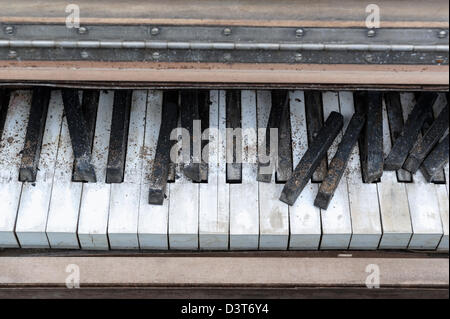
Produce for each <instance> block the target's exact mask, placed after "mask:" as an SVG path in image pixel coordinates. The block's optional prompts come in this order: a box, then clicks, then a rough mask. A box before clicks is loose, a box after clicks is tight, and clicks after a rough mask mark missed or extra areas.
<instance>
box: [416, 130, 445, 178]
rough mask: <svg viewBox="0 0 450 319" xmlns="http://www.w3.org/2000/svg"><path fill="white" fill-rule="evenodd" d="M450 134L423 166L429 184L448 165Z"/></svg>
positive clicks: (437, 146) (432, 152)
mask: <svg viewBox="0 0 450 319" xmlns="http://www.w3.org/2000/svg"><path fill="white" fill-rule="evenodd" d="M448 143H449V141H448V134H447V136H445V138H443V139H442V141H441V142H440V143H439V144H438V145H436V147H435V148H434V149H433V150H432V151H431V153H430V154H429V155H428V156H427V158H426V159H425V161H423V164H422V166H421V171H422V173H423V176H424V177H425V179H426V180H427V181H428V182H432V181H434V178H435V177H436V176H437V175H438V174H440V173H441V172H442V169H443V168H444V166H445V165H446V164H447V163H448V156H449V152H448V147H449V145H448Z"/></svg>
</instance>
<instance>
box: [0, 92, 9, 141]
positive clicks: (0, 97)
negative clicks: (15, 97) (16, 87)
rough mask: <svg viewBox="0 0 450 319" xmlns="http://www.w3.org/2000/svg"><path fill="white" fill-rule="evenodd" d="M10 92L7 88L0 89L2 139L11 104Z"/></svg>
mask: <svg viewBox="0 0 450 319" xmlns="http://www.w3.org/2000/svg"><path fill="white" fill-rule="evenodd" d="M9 98H10V93H9V91H7V90H0V140H1V138H2V134H3V128H4V127H5V121H6V113H7V111H8V106H9Z"/></svg>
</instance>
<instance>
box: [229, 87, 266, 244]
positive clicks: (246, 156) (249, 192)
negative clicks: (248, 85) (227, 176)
mask: <svg viewBox="0 0 450 319" xmlns="http://www.w3.org/2000/svg"><path fill="white" fill-rule="evenodd" d="M241 108H242V109H241V127H242V138H243V141H242V158H243V163H242V183H240V184H230V249H231V250H243V249H248V250H256V249H258V245H259V211H258V183H257V182H256V173H257V172H256V171H257V165H256V155H257V143H258V141H257V134H256V128H257V124H256V121H257V120H256V92H254V91H242V92H241Z"/></svg>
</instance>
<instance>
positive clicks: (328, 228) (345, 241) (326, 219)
mask: <svg viewBox="0 0 450 319" xmlns="http://www.w3.org/2000/svg"><path fill="white" fill-rule="evenodd" d="M322 100H323V117H324V119H327V118H328V116H329V115H330V113H331V112H333V111H334V112H339V95H338V94H337V93H333V92H325V93H324V94H323V95H322ZM346 102H349V101H347V100H346ZM344 115H345V117H344V128H343V130H344V131H345V129H346V128H347V125H348V123H349V122H350V118H351V117H349V116H348V115H349V114H348V113H345V114H344ZM341 140H342V133H339V135H338V136H337V137H336V139H335V140H334V142H333V144H332V145H331V147H330V149H329V150H328V162H331V160H332V159H333V157H334V155H335V154H336V151H337V149H338V146H339V143H340V142H341ZM348 165H351V163H349V164H348ZM346 175H347V174H346V172H344V175H343V176H342V179H341V181H340V183H339V185H338V187H337V188H336V192H335V193H334V196H333V199H332V200H331V202H330V206H329V207H328V209H327V210H321V214H322V231H323V235H322V244H321V247H320V248H321V249H347V248H348V247H349V244H350V238H351V236H352V222H351V212H350V203H349V195H348V193H349V189H348V185H347V178H346V177H347V176H346Z"/></svg>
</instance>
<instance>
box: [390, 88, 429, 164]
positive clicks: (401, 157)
mask: <svg viewBox="0 0 450 319" xmlns="http://www.w3.org/2000/svg"><path fill="white" fill-rule="evenodd" d="M436 98H437V94H435V93H429V92H426V93H423V94H422V95H421V96H420V97H419V99H418V101H417V103H416V105H415V106H414V108H413V110H412V111H411V114H409V116H408V119H407V121H406V123H405V126H404V127H403V131H402V133H401V134H400V136H399V137H398V138H397V139H396V140H395V142H394V144H393V145H392V149H391V152H390V153H389V155H388V156H387V158H386V159H385V161H384V169H385V170H388V171H395V170H398V169H400V168H402V166H403V163H404V162H405V160H406V158H407V157H408V154H409V151H410V150H411V148H412V147H413V146H414V143H415V142H416V140H417V137H418V135H419V133H420V131H421V128H422V126H423V124H424V123H425V121H426V120H427V119H430V118H432V109H431V107H432V106H433V104H434V102H435V101H436Z"/></svg>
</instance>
